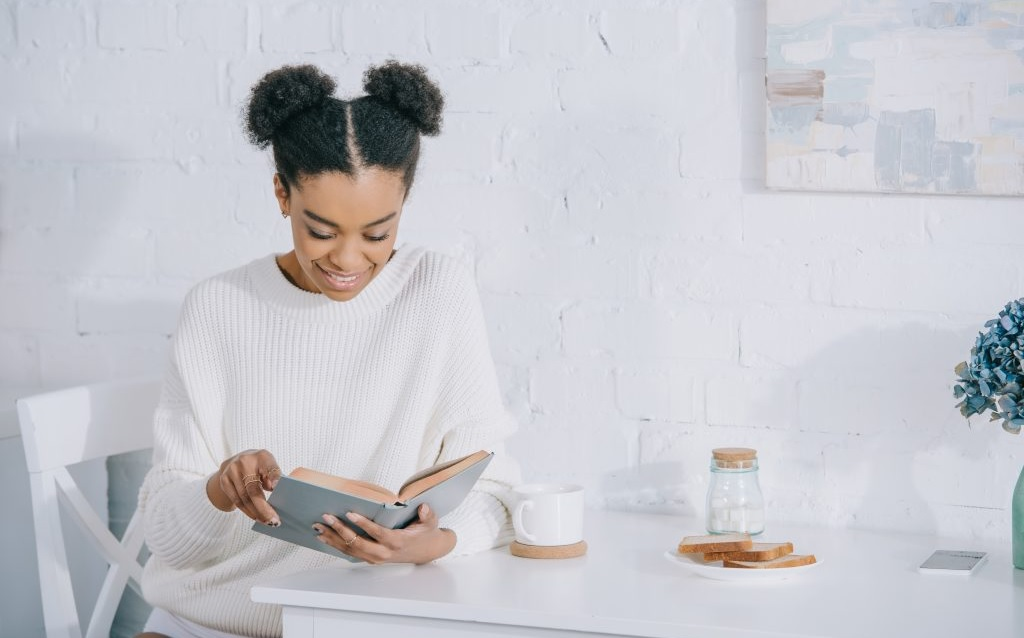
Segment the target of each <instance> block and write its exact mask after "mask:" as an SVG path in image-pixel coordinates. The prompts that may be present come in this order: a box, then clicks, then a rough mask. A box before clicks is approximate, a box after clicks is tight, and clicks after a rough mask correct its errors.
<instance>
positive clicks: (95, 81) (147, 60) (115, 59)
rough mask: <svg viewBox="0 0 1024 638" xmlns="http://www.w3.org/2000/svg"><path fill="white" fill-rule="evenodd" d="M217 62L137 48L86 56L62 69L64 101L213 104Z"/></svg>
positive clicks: (167, 108)
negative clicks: (67, 86)
mask: <svg viewBox="0 0 1024 638" xmlns="http://www.w3.org/2000/svg"><path fill="white" fill-rule="evenodd" d="M217 73H218V72H217V66H216V65H214V64H210V63H209V61H208V60H205V59H204V58H202V57H196V56H192V55H189V56H185V55H175V56H166V55H160V54H158V53H153V52H142V53H137V54H134V55H131V56H123V55H108V54H104V55H97V56H89V57H87V58H85V59H83V60H82V61H81V62H80V63H76V64H74V65H72V66H71V67H70V69H69V71H68V77H69V81H70V99H71V100H73V101H74V102H75V103H77V104H80V105H88V106H104V107H105V108H108V109H109V108H111V107H117V106H121V105H125V104H131V105H144V106H159V107H161V109H163V111H164V112H165V113H173V111H174V108H175V107H176V106H177V105H180V106H182V107H189V108H192V109H195V108H200V107H204V106H214V105H216V103H217V93H218V88H217V87H218V82H219V81H218V76H217Z"/></svg>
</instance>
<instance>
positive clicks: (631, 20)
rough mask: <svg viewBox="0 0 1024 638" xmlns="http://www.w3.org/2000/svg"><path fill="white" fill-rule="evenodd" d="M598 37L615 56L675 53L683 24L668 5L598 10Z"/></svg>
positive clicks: (673, 8) (649, 55) (660, 55)
mask: <svg viewBox="0 0 1024 638" xmlns="http://www.w3.org/2000/svg"><path fill="white" fill-rule="evenodd" d="M600 24H601V38H602V39H603V40H604V42H605V43H606V46H607V48H608V50H609V51H610V52H611V54H612V55H613V56H614V57H616V58H622V57H644V58H647V57H674V56H676V55H678V54H679V52H680V48H681V47H680V37H681V34H682V33H683V32H684V29H685V24H684V21H683V20H681V19H680V14H679V11H678V10H677V9H676V8H675V6H673V3H669V5H668V6H655V7H652V6H646V7H644V6H639V7H636V6H631V7H629V8H628V9H605V10H603V11H601V17H600Z"/></svg>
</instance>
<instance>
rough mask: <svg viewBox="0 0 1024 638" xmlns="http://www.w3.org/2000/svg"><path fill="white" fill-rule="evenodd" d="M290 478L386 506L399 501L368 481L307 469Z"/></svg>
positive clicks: (393, 495)
mask: <svg viewBox="0 0 1024 638" xmlns="http://www.w3.org/2000/svg"><path fill="white" fill-rule="evenodd" d="M288 476H290V477H292V478H293V479H298V480H300V481H305V482H306V483H312V484H313V485H319V486H320V487H326V488H327V489H329V490H335V491H337V492H344V493H346V494H352V495H353V496H359V497H361V498H365V499H367V500H371V501H376V502H378V503H383V504H385V505H389V504H392V503H395V502H397V501H398V500H399V498H398V495H397V494H395V493H394V492H390V491H388V490H386V489H384V488H383V487H381V486H380V485H375V484H373V483H368V482H366V481H357V480H356V479H347V478H342V477H340V476H334V475H332V474H325V473H323V472H317V471H316V470H311V469H309V468H305V467H297V468H295V469H294V470H292V472H291V473H290V474H288Z"/></svg>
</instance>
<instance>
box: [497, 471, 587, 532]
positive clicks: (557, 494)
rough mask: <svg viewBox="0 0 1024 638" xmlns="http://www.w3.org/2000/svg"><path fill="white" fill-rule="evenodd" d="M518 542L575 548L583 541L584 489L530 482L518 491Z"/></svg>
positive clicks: (515, 513)
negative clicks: (573, 545)
mask: <svg viewBox="0 0 1024 638" xmlns="http://www.w3.org/2000/svg"><path fill="white" fill-rule="evenodd" d="M515 493H516V496H517V497H518V502H517V503H516V507H515V509H514V510H512V525H513V526H514V527H515V531H516V541H517V542H519V543H521V544H523V545H541V546H555V545H572V544H573V543H578V542H580V541H581V540H583V488H582V487H580V486H579V485H570V484H567V483H530V484H528V485H520V486H519V487H517V488H515Z"/></svg>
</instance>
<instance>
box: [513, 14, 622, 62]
mask: <svg viewBox="0 0 1024 638" xmlns="http://www.w3.org/2000/svg"><path fill="white" fill-rule="evenodd" d="M513 19H514V22H513V24H512V25H511V28H510V35H509V47H510V49H511V52H512V54H513V55H521V56H525V57H528V58H531V59H533V58H537V59H541V60H543V59H545V58H548V57H551V58H556V59H572V60H575V59H578V58H580V57H586V56H589V55H593V54H596V53H601V52H603V51H604V49H603V47H602V46H601V39H600V37H599V35H598V30H597V28H596V27H595V26H594V25H593V24H592V22H591V19H590V15H588V14H587V13H584V12H582V11H572V10H570V11H566V10H564V9H563V8H562V7H561V6H560V5H551V6H547V5H541V6H540V7H538V8H537V9H536V10H534V11H532V12H530V13H526V14H525V15H519V16H517V17H515V18H513Z"/></svg>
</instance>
